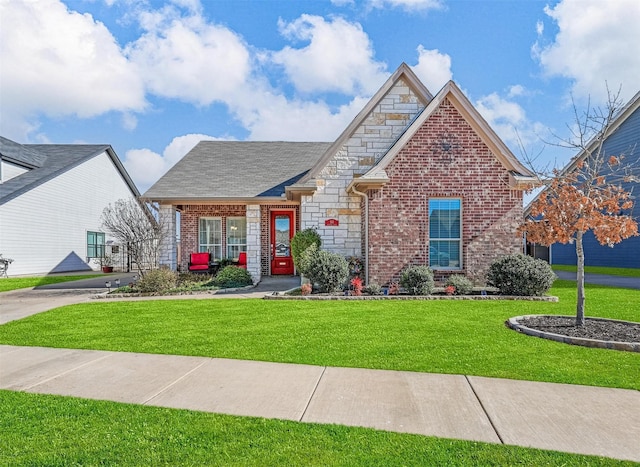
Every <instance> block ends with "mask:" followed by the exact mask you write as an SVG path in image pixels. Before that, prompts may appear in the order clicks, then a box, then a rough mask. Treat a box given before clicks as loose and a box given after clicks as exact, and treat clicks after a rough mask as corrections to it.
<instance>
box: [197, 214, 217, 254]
mask: <svg viewBox="0 0 640 467" xmlns="http://www.w3.org/2000/svg"><path fill="white" fill-rule="evenodd" d="M199 224H200V225H199V231H200V244H199V245H198V252H200V253H205V252H209V253H211V259H216V260H219V259H222V219H217V218H211V217H201V218H200V222H199Z"/></svg>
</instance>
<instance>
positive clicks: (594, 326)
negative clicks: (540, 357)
mask: <svg viewBox="0 0 640 467" xmlns="http://www.w3.org/2000/svg"><path fill="white" fill-rule="evenodd" d="M518 323H519V324H522V325H524V326H526V327H528V328H531V329H535V330H537V331H543V332H550V333H553V334H560V335H563V336H570V337H579V338H583V339H597V340H602V341H613V342H631V343H636V342H640V323H630V322H621V321H610V320H602V319H593V318H586V319H585V324H584V326H576V318H575V317H573V316H535V317H532V316H528V317H523V318H520V319H518Z"/></svg>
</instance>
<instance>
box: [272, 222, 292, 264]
mask: <svg viewBox="0 0 640 467" xmlns="http://www.w3.org/2000/svg"><path fill="white" fill-rule="evenodd" d="M293 230H294V224H293V212H291V211H271V274H293V257H292V256H291V237H293Z"/></svg>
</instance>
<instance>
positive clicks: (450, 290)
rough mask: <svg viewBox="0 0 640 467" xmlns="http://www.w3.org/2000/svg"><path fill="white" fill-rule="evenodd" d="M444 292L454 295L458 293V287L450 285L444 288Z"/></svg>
mask: <svg viewBox="0 0 640 467" xmlns="http://www.w3.org/2000/svg"><path fill="white" fill-rule="evenodd" d="M444 293H446V294H447V295H453V294H454V293H456V288H455V287H454V286H453V285H448V286H446V287H445V288H444Z"/></svg>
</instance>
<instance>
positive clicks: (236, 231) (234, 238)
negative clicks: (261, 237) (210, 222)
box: [227, 217, 247, 259]
mask: <svg viewBox="0 0 640 467" xmlns="http://www.w3.org/2000/svg"><path fill="white" fill-rule="evenodd" d="M241 251H247V218H246V217H228V218H227V258H231V259H238V256H240V252H241Z"/></svg>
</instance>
